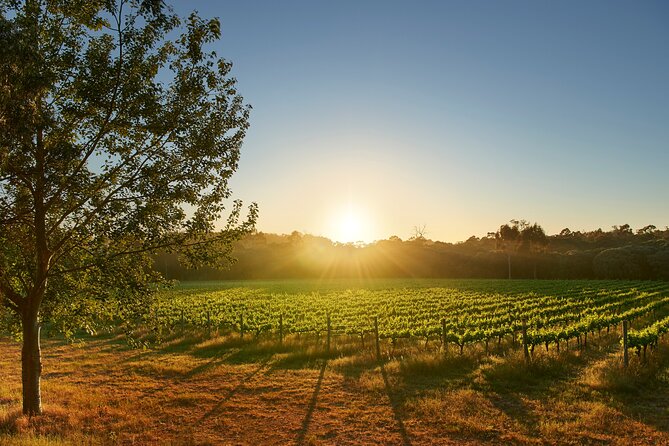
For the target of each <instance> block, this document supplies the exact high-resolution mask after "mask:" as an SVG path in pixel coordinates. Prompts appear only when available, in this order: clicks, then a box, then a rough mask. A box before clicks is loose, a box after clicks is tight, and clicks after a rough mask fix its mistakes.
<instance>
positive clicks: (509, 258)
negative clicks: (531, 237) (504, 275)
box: [506, 252, 511, 279]
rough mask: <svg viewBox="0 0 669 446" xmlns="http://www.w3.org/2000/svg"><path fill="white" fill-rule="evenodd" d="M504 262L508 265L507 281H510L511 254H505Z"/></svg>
mask: <svg viewBox="0 0 669 446" xmlns="http://www.w3.org/2000/svg"><path fill="white" fill-rule="evenodd" d="M506 261H507V263H508V265H509V279H511V253H508V252H507V253H506Z"/></svg>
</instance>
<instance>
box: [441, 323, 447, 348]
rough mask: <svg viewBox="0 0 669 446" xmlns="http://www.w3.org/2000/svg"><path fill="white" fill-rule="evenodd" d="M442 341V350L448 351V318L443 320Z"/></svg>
mask: <svg viewBox="0 0 669 446" xmlns="http://www.w3.org/2000/svg"><path fill="white" fill-rule="evenodd" d="M441 342H442V351H443V352H444V353H446V346H447V345H448V344H446V319H442V320H441Z"/></svg>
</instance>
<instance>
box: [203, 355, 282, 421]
mask: <svg viewBox="0 0 669 446" xmlns="http://www.w3.org/2000/svg"><path fill="white" fill-rule="evenodd" d="M271 359H272V358H271V357H268V358H265V360H264V361H262V362H261V363H260V364H258V367H256V368H255V369H254V370H253V371H252V372H251V373H249V374H248V375H246V376H245V377H244V378H243V379H242V380H241V381H239V383H238V384H237V385H236V386H235V387H233V388H232V389H231V390H229V391H228V393H226V394H225V395H224V396H223V398H221V400H220V401H219V402H218V403H217V404H216V406H214V407H213V408H212V409H210V410H209V411H208V412H207V413H205V414H204V415H203V416H202V418H200V420H199V421H200V422H202V421H204V420H206V419H207V418H210V417H211V416H212V415H214V414H215V413H217V412H219V411H220V410H221V408H222V407H223V406H224V405H225V403H227V402H228V401H230V400H231V399H232V398H233V397H234V396H235V395H236V394H237V392H239V391H240V390H241V389H242V388H244V386H245V385H246V384H247V383H248V382H249V381H250V380H251V379H253V377H255V376H256V375H257V374H258V373H260V371H261V370H262V369H264V368H265V367H267V365H268V364H269V362H270V360H271Z"/></svg>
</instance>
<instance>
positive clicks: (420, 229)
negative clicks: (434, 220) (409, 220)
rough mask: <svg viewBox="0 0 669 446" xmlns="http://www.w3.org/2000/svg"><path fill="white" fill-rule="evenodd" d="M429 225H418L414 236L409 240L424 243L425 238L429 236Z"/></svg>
mask: <svg viewBox="0 0 669 446" xmlns="http://www.w3.org/2000/svg"><path fill="white" fill-rule="evenodd" d="M426 227H427V225H425V224H423V225H418V226H414V227H413V235H412V236H411V237H410V238H409V240H419V241H424V240H426V238H425V236H426V235H427V231H426Z"/></svg>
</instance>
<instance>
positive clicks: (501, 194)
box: [175, 0, 669, 242]
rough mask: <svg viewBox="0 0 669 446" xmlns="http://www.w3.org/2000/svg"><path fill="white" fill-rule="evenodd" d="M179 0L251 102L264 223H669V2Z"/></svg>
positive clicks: (401, 229)
mask: <svg viewBox="0 0 669 446" xmlns="http://www.w3.org/2000/svg"><path fill="white" fill-rule="evenodd" d="M485 6H486V7H485V8H483V7H482V4H479V3H477V2H474V3H466V4H462V3H455V2H446V3H442V2H426V3H421V4H420V5H407V4H402V3H399V2H383V3H381V2H366V3H364V4H357V3H355V2H343V3H337V4H312V3H309V2H299V1H293V2H287V3H282V4H281V5H278V4H274V3H271V2H254V3H253V4H246V3H210V2H207V1H203V0H194V1H189V2H178V3H177V4H176V5H175V10H176V11H177V12H178V13H179V14H180V15H182V16H185V15H187V14H188V13H189V12H191V11H192V10H198V11H199V13H200V14H201V15H202V16H203V17H219V18H220V20H221V24H222V39H221V41H219V42H217V43H216V44H215V45H214V46H213V49H215V50H216V51H217V53H218V55H219V56H221V57H224V58H226V59H228V60H230V61H232V62H233V64H234V65H233V70H232V75H233V76H235V77H236V78H237V79H238V87H239V88H238V89H239V92H240V93H241V94H242V95H243V96H244V98H245V101H246V102H247V103H249V104H251V105H252V106H253V110H252V112H251V127H250V129H249V132H248V135H247V137H246V140H245V142H244V146H243V148H242V155H241V160H240V164H239V170H238V172H237V173H236V174H235V175H234V176H233V177H232V180H231V187H232V191H233V196H234V197H236V198H241V199H243V200H244V201H245V202H246V203H250V202H253V201H256V202H258V204H259V207H260V219H259V221H258V226H257V227H258V229H259V230H261V231H264V232H273V233H290V232H292V231H293V230H297V231H299V232H303V233H312V234H319V235H323V236H326V237H328V238H330V239H333V240H336V241H340V242H347V241H355V240H358V239H360V240H363V241H365V242H369V241H371V240H378V239H382V238H383V237H388V236H390V235H398V236H399V237H401V238H402V239H406V238H408V237H409V236H410V235H411V234H412V232H413V228H414V227H415V226H423V225H426V227H427V232H428V237H429V238H433V239H438V240H443V241H448V242H455V241H462V240H466V239H467V238H468V237H470V236H471V235H478V234H485V233H486V232H487V231H490V230H494V229H496V228H498V227H499V225H500V224H503V223H505V222H507V221H509V220H511V219H514V218H525V219H527V220H528V221H532V222H534V221H537V222H539V223H540V224H542V226H543V227H544V229H545V230H546V232H547V233H557V232H559V231H560V230H561V229H562V228H564V227H569V228H572V229H575V230H580V229H581V228H603V229H605V228H610V227H612V226H614V225H620V224H624V223H628V224H630V225H631V226H632V227H635V228H637V227H643V226H645V225H648V224H653V225H656V226H657V227H658V228H660V227H664V226H666V225H667V224H669V208H667V207H666V206H662V205H661V203H663V201H664V199H665V195H666V193H667V191H669V177H668V176H666V175H665V173H664V169H665V166H666V165H669V151H668V150H666V148H667V146H668V144H667V143H668V142H669V106H667V104H669V85H667V83H666V79H667V78H669V57H668V56H667V52H666V44H667V42H669V27H667V26H666V23H667V19H668V18H669V5H667V4H666V3H662V2H646V3H643V4H630V3H626V2H601V1H597V2H588V3H581V2H561V3H552V4H547V3H533V2H525V1H515V2H511V3H505V4H503V5H499V4H492V5H491V4H486V5H485Z"/></svg>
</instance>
